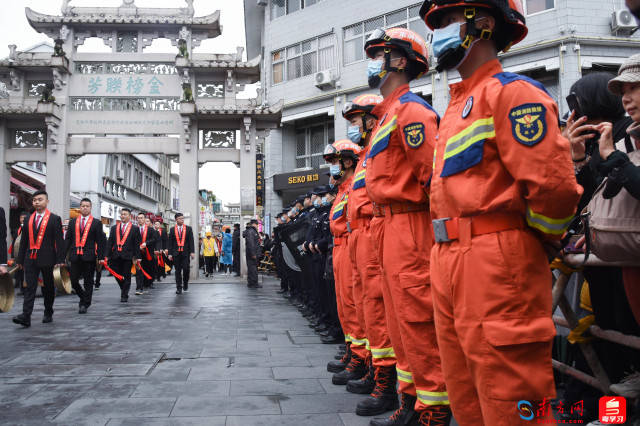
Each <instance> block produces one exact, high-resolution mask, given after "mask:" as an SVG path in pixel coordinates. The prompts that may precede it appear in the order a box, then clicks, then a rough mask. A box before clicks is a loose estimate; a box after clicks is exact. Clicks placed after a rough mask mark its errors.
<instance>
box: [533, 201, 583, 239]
mask: <svg viewBox="0 0 640 426" xmlns="http://www.w3.org/2000/svg"><path fill="white" fill-rule="evenodd" d="M572 220H573V216H569V217H565V218H564V219H553V218H550V217H547V216H543V215H541V214H540V213H536V212H534V211H533V210H531V207H527V225H529V226H530V227H532V228H535V229H537V230H539V231H542V232H544V233H545V234H551V235H562V234H564V231H566V229H567V227H568V226H569V225H570V224H571V221H572Z"/></svg>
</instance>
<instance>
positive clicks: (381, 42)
mask: <svg viewBox="0 0 640 426" xmlns="http://www.w3.org/2000/svg"><path fill="white" fill-rule="evenodd" d="M378 48H385V49H396V50H399V51H400V52H402V53H404V55H405V56H406V57H407V59H408V60H409V61H410V62H411V63H413V64H414V66H415V74H416V75H413V76H411V78H412V79H414V78H420V77H421V76H422V75H423V74H424V73H426V72H427V71H429V60H428V59H427V58H428V57H429V52H428V51H427V43H426V42H425V41H424V39H423V38H422V37H420V36H419V35H418V33H416V32H414V31H411V30H408V29H406V28H389V29H388V30H385V29H383V28H378V29H377V30H375V31H374V32H373V33H372V34H371V35H370V36H369V38H368V39H367V41H366V43H365V44H364V51H365V52H366V53H367V56H368V57H369V58H371V59H373V56H374V52H375V51H376V50H377V49H378Z"/></svg>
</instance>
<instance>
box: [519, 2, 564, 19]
mask: <svg viewBox="0 0 640 426" xmlns="http://www.w3.org/2000/svg"><path fill="white" fill-rule="evenodd" d="M555 7H556V2H555V0H525V2H524V10H525V14H526V15H533V14H534V13H539V12H544V11H545V10H550V9H553V8H555Z"/></svg>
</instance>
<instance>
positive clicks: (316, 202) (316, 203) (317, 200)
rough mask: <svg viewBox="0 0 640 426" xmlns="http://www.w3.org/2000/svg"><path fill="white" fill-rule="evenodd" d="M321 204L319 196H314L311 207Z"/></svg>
mask: <svg viewBox="0 0 640 426" xmlns="http://www.w3.org/2000/svg"><path fill="white" fill-rule="evenodd" d="M321 205H322V202H321V200H320V198H316V199H315V200H313V207H315V208H318V207H320V206H321Z"/></svg>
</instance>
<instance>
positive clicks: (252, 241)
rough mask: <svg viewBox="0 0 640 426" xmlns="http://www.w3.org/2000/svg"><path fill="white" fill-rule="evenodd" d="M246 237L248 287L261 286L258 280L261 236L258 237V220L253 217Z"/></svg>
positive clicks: (245, 233)
mask: <svg viewBox="0 0 640 426" xmlns="http://www.w3.org/2000/svg"><path fill="white" fill-rule="evenodd" d="M242 236H243V237H244V239H245V255H246V261H247V287H249V288H260V287H262V286H261V285H260V283H259V282H258V257H259V256H260V238H259V237H258V221H257V220H256V219H251V220H250V221H249V223H247V229H245V231H244V233H243V235H242Z"/></svg>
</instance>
